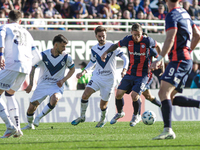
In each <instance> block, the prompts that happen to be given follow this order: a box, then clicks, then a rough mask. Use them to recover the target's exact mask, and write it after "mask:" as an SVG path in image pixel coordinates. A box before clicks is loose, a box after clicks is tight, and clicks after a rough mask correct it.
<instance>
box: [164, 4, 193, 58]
mask: <svg viewBox="0 0 200 150" xmlns="http://www.w3.org/2000/svg"><path fill="white" fill-rule="evenodd" d="M194 26H195V24H194V22H193V21H192V19H191V17H190V15H189V14H188V13H187V11H186V10H185V9H183V8H180V7H176V8H173V9H172V10H171V11H170V12H169V13H168V14H167V16H166V18H165V30H166V32H167V31H168V30H170V29H177V33H176V36H175V41H174V45H173V47H172V49H171V50H170V52H169V54H168V56H169V60H170V61H180V60H189V59H191V56H190V52H191V50H190V44H191V40H192V28H193V27H194Z"/></svg>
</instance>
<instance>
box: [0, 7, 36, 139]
mask: <svg viewBox="0 0 200 150" xmlns="http://www.w3.org/2000/svg"><path fill="white" fill-rule="evenodd" d="M8 17H9V18H8V24H6V25H2V26H1V27H0V68H1V70H0V117H1V118H2V120H3V121H4V122H5V124H6V127H7V130H6V132H5V133H4V135H3V136H2V137H1V138H9V137H10V136H12V135H14V137H20V136H22V135H23V133H22V131H21V129H20V118H19V107H18V104H17V101H16V99H15V97H14V93H15V91H17V90H19V89H20V87H21V85H22V84H23V82H24V81H25V79H26V77H27V74H29V73H30V71H31V67H32V58H33V57H34V59H35V60H34V61H35V62H37V60H38V59H39V57H37V56H39V52H38V51H37V49H36V47H35V46H34V44H33V42H34V40H33V38H32V36H31V34H30V33H29V32H28V31H27V30H26V29H24V28H23V27H22V26H20V23H21V17H22V14H21V12H20V11H18V10H11V11H10V13H9V15H8ZM4 91H5V96H6V99H7V106H8V108H7V107H6V105H5V102H4V100H3V99H2V98H1V95H2V93H3V92H4Z"/></svg>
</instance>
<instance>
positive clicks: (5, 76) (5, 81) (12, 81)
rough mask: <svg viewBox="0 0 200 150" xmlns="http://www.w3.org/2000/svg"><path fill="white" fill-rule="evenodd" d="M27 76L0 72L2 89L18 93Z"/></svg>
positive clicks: (7, 71)
mask: <svg viewBox="0 0 200 150" xmlns="http://www.w3.org/2000/svg"><path fill="white" fill-rule="evenodd" d="M26 76H27V74H25V73H21V72H17V71H12V70H7V69H4V70H0V89H1V90H5V91H8V90H10V89H12V90H14V91H18V90H19V89H20V87H21V86H22V84H23V83H24V81H25V79H26Z"/></svg>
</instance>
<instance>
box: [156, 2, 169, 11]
mask: <svg viewBox="0 0 200 150" xmlns="http://www.w3.org/2000/svg"><path fill="white" fill-rule="evenodd" d="M160 4H163V5H164V8H165V12H168V8H167V5H166V2H165V1H164V0H158V3H157V4H156V5H158V6H159V5H160Z"/></svg>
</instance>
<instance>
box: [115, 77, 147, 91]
mask: <svg viewBox="0 0 200 150" xmlns="http://www.w3.org/2000/svg"><path fill="white" fill-rule="evenodd" d="M148 80H149V77H148V76H147V75H146V76H144V77H137V76H133V75H128V74H126V75H125V76H124V77H123V79H122V80H121V82H120V84H119V86H118V89H120V90H125V91H126V93H127V94H129V93H130V92H131V91H135V92H136V93H138V94H139V95H141V93H142V92H143V90H144V89H145V86H146V84H147V82H148Z"/></svg>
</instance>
